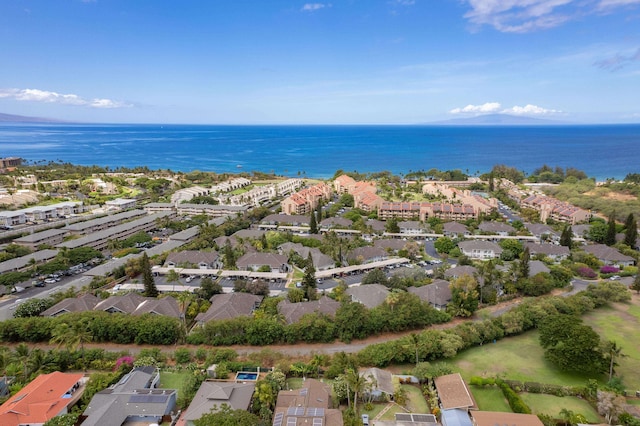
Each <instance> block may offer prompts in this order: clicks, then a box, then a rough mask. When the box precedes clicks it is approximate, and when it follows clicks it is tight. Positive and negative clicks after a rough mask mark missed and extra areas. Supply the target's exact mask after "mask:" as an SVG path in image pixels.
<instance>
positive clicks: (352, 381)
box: [345, 368, 366, 413]
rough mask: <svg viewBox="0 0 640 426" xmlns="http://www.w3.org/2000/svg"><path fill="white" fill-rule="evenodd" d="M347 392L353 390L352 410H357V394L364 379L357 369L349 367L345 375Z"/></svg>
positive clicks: (361, 389) (361, 388) (364, 381)
mask: <svg viewBox="0 0 640 426" xmlns="http://www.w3.org/2000/svg"><path fill="white" fill-rule="evenodd" d="M345 379H346V382H347V394H350V393H351V392H353V411H354V412H355V413H357V412H358V394H359V393H361V392H362V391H363V390H364V386H365V383H366V379H365V378H364V377H362V376H361V375H360V373H358V371H357V370H355V369H353V368H350V369H348V370H347V373H346V375H345Z"/></svg>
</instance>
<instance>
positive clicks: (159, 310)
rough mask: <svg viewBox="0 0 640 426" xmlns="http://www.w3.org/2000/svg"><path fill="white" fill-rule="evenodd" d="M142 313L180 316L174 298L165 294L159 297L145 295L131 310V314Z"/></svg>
mask: <svg viewBox="0 0 640 426" xmlns="http://www.w3.org/2000/svg"><path fill="white" fill-rule="evenodd" d="M142 314H156V315H165V316H168V317H173V318H180V314H181V312H180V307H179V306H178V302H177V301H176V299H174V298H173V297H171V296H166V297H162V298H160V299H154V298H152V297H147V298H146V299H145V300H143V301H142V302H141V303H140V304H139V305H138V306H137V307H136V309H135V310H134V311H133V312H132V315H142Z"/></svg>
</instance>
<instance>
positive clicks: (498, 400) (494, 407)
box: [470, 386, 511, 413]
mask: <svg viewBox="0 0 640 426" xmlns="http://www.w3.org/2000/svg"><path fill="white" fill-rule="evenodd" d="M470 388H471V393H472V394H473V397H474V398H475V400H476V402H477V403H478V408H480V409H481V410H482V411H499V412H502V413H511V407H509V403H508V402H507V400H506V399H505V397H504V395H503V394H502V391H501V390H500V389H498V388H497V387H495V386H490V387H478V386H471V387H470Z"/></svg>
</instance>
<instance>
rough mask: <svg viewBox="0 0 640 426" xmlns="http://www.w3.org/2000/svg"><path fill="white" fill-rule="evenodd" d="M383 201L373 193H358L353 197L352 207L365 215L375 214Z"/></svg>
mask: <svg viewBox="0 0 640 426" xmlns="http://www.w3.org/2000/svg"><path fill="white" fill-rule="evenodd" d="M383 202H384V199H383V198H382V197H380V196H379V195H377V194H375V193H373V192H368V191H364V192H359V193H357V194H354V195H353V206H354V207H355V208H356V209H360V210H363V211H365V212H367V213H371V212H377V211H378V209H379V208H380V205H381V204H382V203H383Z"/></svg>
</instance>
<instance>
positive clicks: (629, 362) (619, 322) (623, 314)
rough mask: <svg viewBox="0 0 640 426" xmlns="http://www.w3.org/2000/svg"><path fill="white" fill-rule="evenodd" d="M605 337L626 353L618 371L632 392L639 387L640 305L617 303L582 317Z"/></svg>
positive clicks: (619, 361)
mask: <svg viewBox="0 0 640 426" xmlns="http://www.w3.org/2000/svg"><path fill="white" fill-rule="evenodd" d="M583 319H584V322H585V324H587V325H590V326H591V327H593V329H594V330H595V331H596V332H597V333H598V334H600V336H601V337H602V338H603V339H606V340H613V341H615V342H616V343H617V344H618V345H619V346H621V347H622V352H623V353H624V354H626V355H627V357H626V358H625V357H623V358H620V359H618V360H617V362H618V364H619V365H618V367H616V374H617V375H618V376H621V377H622V381H623V383H624V384H625V387H626V388H627V389H629V390H631V391H632V392H635V391H636V390H640V328H638V323H639V322H640V306H637V305H616V306H615V308H601V309H597V310H596V311H594V312H591V313H589V314H588V315H585V316H584V317H583Z"/></svg>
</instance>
